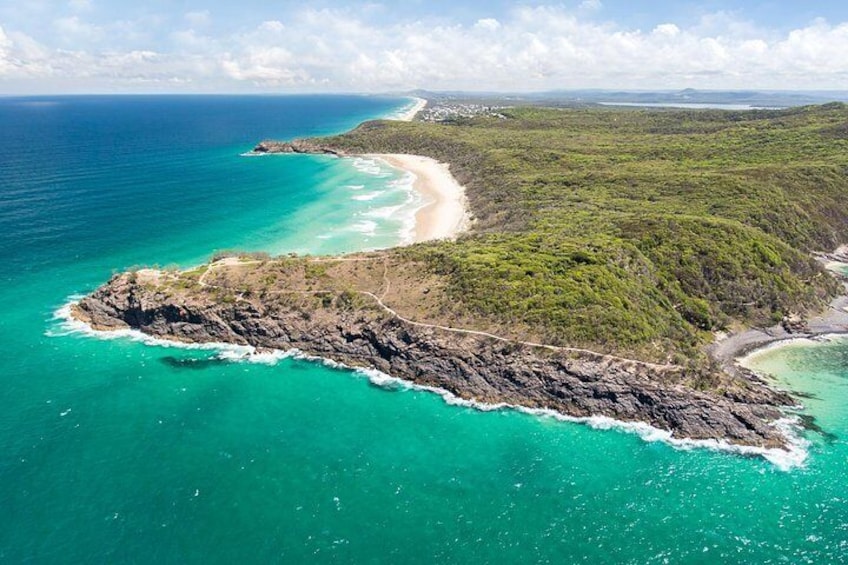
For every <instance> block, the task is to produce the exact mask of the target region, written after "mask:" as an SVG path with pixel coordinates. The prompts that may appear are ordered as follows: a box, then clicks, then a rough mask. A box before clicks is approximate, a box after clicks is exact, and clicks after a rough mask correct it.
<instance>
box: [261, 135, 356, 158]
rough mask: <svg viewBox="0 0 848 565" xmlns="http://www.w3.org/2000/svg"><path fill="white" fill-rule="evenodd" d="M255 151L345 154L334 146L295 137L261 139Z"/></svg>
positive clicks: (340, 155)
mask: <svg viewBox="0 0 848 565" xmlns="http://www.w3.org/2000/svg"><path fill="white" fill-rule="evenodd" d="M253 152H254V153H308V154H319V155H320V154H326V155H336V156H339V157H342V156H344V152H342V151H339V150H338V149H333V148H332V147H327V146H325V145H321V144H319V143H316V142H314V141H311V140H308V139H295V140H294V141H272V140H265V141H260V142H259V143H258V144H257V145H256V147H254V148H253Z"/></svg>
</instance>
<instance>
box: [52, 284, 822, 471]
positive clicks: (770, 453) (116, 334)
mask: <svg viewBox="0 0 848 565" xmlns="http://www.w3.org/2000/svg"><path fill="white" fill-rule="evenodd" d="M80 298H82V296H80V295H75V296H71V297H70V298H69V300H68V302H67V303H66V304H64V305H62V306H61V307H60V308H58V309H57V310H56V311H55V312H54V314H53V320H54V321H55V322H57V323H58V326H59V330H58V331H55V330H48V332H46V334H47V335H48V336H51V337H61V336H68V335H74V334H76V335H84V336H88V337H95V338H97V339H107V340H111V339H130V340H132V341H137V342H140V343H143V344H145V345H149V346H156V347H173V348H179V349H187V350H202V351H215V352H217V355H216V357H217V358H218V359H221V360H224V361H230V362H240V363H242V362H247V363H259V364H263V365H269V366H272V365H276V364H277V363H278V362H279V361H281V360H283V359H300V360H307V361H312V362H317V363H320V364H321V365H324V366H325V367H329V368H332V369H339V370H345V371H351V372H353V373H355V374H358V375H361V376H363V377H365V378H367V379H368V380H369V382H371V383H372V384H373V385H375V386H377V387H380V388H383V389H386V390H395V391H397V390H417V391H424V392H429V393H433V394H437V395H439V396H441V397H442V399H443V400H444V401H445V403H446V404H448V405H450V406H461V407H465V408H470V409H474V410H478V411H481V412H492V411H500V410H514V411H517V412H521V413H524V414H528V415H531V416H534V417H542V418H551V419H555V420H558V421H561V422H569V423H576V424H583V425H587V426H589V427H590V428H593V429H597V430H618V431H623V432H626V433H632V434H635V435H637V436H639V438H641V439H642V440H643V441H645V442H648V443H653V442H661V443H664V444H667V445H669V446H671V447H673V448H675V449H679V450H684V451H689V450H693V449H706V450H709V451H717V452H725V453H733V454H737V455H743V456H756V457H762V458H764V459H765V460H767V461H769V462H770V463H772V464H773V465H774V466H775V467H776V468H777V469H779V470H781V471H790V470H792V469H795V468H799V467H803V466H804V464H805V462H806V460H807V457H808V447H809V445H810V443H809V441H807V440H806V439H804V438H803V437H801V435H800V430H801V426H800V421H799V419H798V418H796V417H786V418H782V419H780V420H778V421H776V422H775V423H774V425H775V426H776V427H777V428H778V429H779V430H780V431H781V432H782V433H783V434H784V436H785V437H786V438H787V440H788V442H789V445H788V448H787V449H779V448H761V447H752V446H745V445H735V444H731V443H729V442H727V441H724V440H715V439H688V438H677V437H674V435H673V434H672V432H670V431H667V430H661V429H659V428H657V427H655V426H652V425H650V424H647V423H644V422H624V421H621V420H616V419H614V418H610V417H608V416H585V417H584V416H580V417H578V416H567V415H565V414H561V413H559V412H557V411H555V410H550V409H543V408H526V407H524V406H517V405H513V404H507V403H486V402H478V401H476V400H468V399H465V398H461V397H459V396H456V395H455V394H453V393H452V392H450V391H448V390H445V389H442V388H438V387H432V386H425V385H418V384H415V383H413V382H410V381H407V380H404V379H401V378H398V377H393V376H391V375H388V374H386V373H384V372H382V371H378V370H377V369H373V368H356V367H350V366H348V365H345V364H343V363H339V362H337V361H333V360H332V359H326V358H324V357H317V356H314V355H309V354H306V353H304V352H303V351H301V350H299V349H296V348H292V349H289V350H285V351H284V350H263V351H258V350H257V349H256V348H255V347H253V346H250V345H234V344H230V343H219V342H209V343H184V342H177V341H171V340H167V339H161V338H156V337H152V336H149V335H147V334H144V333H142V332H140V331H138V330H132V329H125V330H110V331H100V330H95V329H93V328H91V327H90V326H89V325H88V324H86V323H85V322H81V321H79V320H77V319H75V318H74V317H73V316H72V315H71V307H72V306H73V305H74V304H75V303H76V302H78V301H79V300H80Z"/></svg>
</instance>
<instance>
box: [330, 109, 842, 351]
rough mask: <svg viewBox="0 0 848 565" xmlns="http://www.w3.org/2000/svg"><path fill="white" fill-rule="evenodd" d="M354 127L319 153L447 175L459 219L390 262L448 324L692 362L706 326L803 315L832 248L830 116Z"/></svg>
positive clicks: (836, 131)
mask: <svg viewBox="0 0 848 565" xmlns="http://www.w3.org/2000/svg"><path fill="white" fill-rule="evenodd" d="M504 113H505V114H506V115H507V117H508V119H506V120H501V119H497V118H477V119H471V120H467V121H464V122H462V123H456V124H449V125H436V124H425V123H415V122H412V123H397V122H369V123H366V124H363V125H362V126H360V127H359V128H357V129H356V130H354V131H352V132H350V133H348V134H345V135H343V136H337V137H333V138H330V139H328V140H322V142H324V143H325V144H330V145H332V146H334V147H337V148H340V149H344V150H347V151H350V152H387V153H388V152H395V153H415V154H421V155H428V156H431V157H434V158H436V159H439V160H441V161H445V162H448V163H450V164H451V170H452V171H453V173H454V175H455V176H456V177H457V178H458V180H459V181H460V182H462V183H463V184H465V186H466V187H467V189H468V197H469V200H470V203H471V208H472V211H473V213H474V216H475V219H476V224H475V230H474V232H473V233H472V234H470V235H467V236H464V237H461V238H460V239H459V240H458V241H457V242H437V243H429V244H421V245H417V246H413V247H411V248H405V249H399V250H395V251H394V252H393V253H395V254H396V255H398V256H399V257H403V258H408V259H410V260H413V259H414V260H416V261H422V260H423V261H424V262H425V263H426V264H428V265H429V268H430V269H431V270H432V272H434V273H438V274H440V275H443V276H444V277H446V280H448V281H449V283H448V286H447V289H446V294H447V302H446V303H447V304H450V308H451V309H452V311H453V312H454V313H455V314H456V316H457V317H462V318H464V319H471V318H476V319H485V320H488V321H490V322H491V323H494V324H502V325H504V326H509V327H513V328H516V327H517V328H526V331H528V332H529V333H531V334H532V335H536V336H540V337H542V338H544V339H547V340H549V341H551V342H553V343H567V344H574V345H587V346H589V345H591V346H595V347H597V348H599V349H604V350H609V351H627V352H631V353H635V354H640V355H643V356H648V357H652V358H659V357H663V356H665V355H666V354H675V353H676V354H677V355H678V356H688V357H695V356H697V354H696V352H697V351H698V346H699V345H700V344H702V343H703V342H704V341H706V340H707V339H709V333H708V332H709V331H711V330H716V329H720V328H725V327H727V326H728V325H730V324H732V323H734V322H741V323H745V324H766V323H771V322H774V321H775V320H778V319H780V317H781V316H783V315H785V314H787V313H789V312H805V311H809V310H812V309H817V308H820V307H821V306H822V305H823V301H824V300H825V299H826V298H827V297H829V296H831V295H833V294H834V293H835V292H836V291H837V289H838V286H837V284H836V282H835V281H834V280H833V279H832V278H831V277H830V276H828V275H827V274H825V273H824V272H823V271H822V269H821V267H820V266H819V265H818V264H817V263H816V262H815V261H814V260H813V259H812V258H811V257H810V252H811V251H815V250H830V249H832V248H834V247H835V246H836V245H838V244H840V243H843V242H845V241H846V240H848V238H846V233H848V231H846V230H848V138H846V135H845V133H844V132H845V131H846V124H848V108H846V107H845V106H844V105H841V104H829V105H826V106H819V107H805V108H796V109H791V110H784V111H753V112H720V111H658V110H650V111H647V110H646V111H641V110H614V109H582V110H553V109H539V108H522V109H515V110H509V111H506V112H504Z"/></svg>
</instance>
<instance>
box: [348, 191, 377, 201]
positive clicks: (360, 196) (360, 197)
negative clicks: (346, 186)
mask: <svg viewBox="0 0 848 565" xmlns="http://www.w3.org/2000/svg"><path fill="white" fill-rule="evenodd" d="M383 194H385V193H384V192H383V191H381V190H377V191H374V192H369V193H367V194H357V195H356V196H352V197H351V200H358V201H359V202H369V201H371V200H374V199H375V198H378V197H380V196H382V195H383Z"/></svg>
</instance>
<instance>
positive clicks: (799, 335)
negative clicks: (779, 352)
mask: <svg viewBox="0 0 848 565" xmlns="http://www.w3.org/2000/svg"><path fill="white" fill-rule="evenodd" d="M844 284H845V290H844V293H843V295H841V296H837V297H836V298H834V299H833V300H832V301H831V303H830V305H829V306H828V308H827V310H825V311H824V312H821V313H820V314H818V315H817V316H814V317H811V318H809V319H808V320H807V329H806V330H805V331H800V332H792V333H790V332H788V331H786V329H785V328H784V327H783V326H782V325H780V324H777V325H774V326H771V327H768V328H750V329H747V330H745V331H741V332H737V333H731V334H722V335H719V336H718V338H717V339H716V341H715V342H713V343H712V344H711V345H710V346H709V347H708V351H709V353H710V355H711V356H712V357H713V358H714V359H715V360H716V361H718V362H719V363H721V365H722V366H723V367H724V368H725V370H727V371H731V372H733V371H736V370H738V367H739V365H740V364H742V365H744V358H745V357H746V356H748V355H750V354H752V353H755V352H758V351H760V350H762V349H765V348H768V347H777V346H780V345H782V344H785V343H792V342H795V341H799V340H816V339H822V338H824V337H825V336H829V335H836V334H848V283H844Z"/></svg>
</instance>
